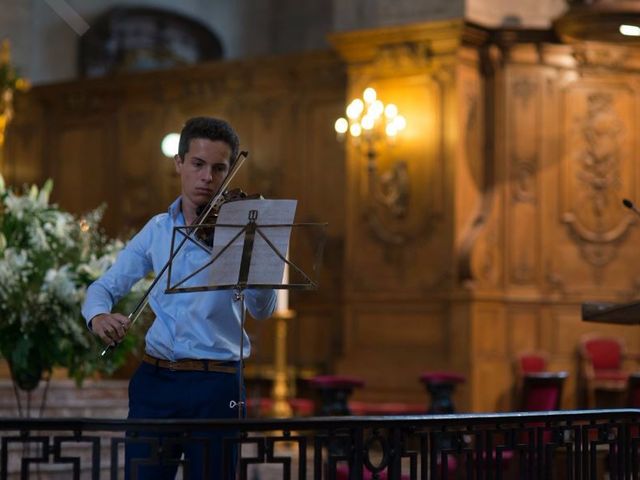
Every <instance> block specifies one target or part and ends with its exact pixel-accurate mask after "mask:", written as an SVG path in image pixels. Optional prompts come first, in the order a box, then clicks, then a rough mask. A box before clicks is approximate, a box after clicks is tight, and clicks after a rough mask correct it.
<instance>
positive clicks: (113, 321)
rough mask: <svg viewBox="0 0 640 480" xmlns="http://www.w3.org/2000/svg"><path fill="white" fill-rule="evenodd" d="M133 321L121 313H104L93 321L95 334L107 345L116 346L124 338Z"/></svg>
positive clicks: (92, 326) (92, 325)
mask: <svg viewBox="0 0 640 480" xmlns="http://www.w3.org/2000/svg"><path fill="white" fill-rule="evenodd" d="M129 325H131V321H130V320H129V319H128V318H127V317H125V316H124V315H121V314H120V313H102V314H100V315H96V316H95V317H93V318H92V319H91V329H92V330H93V333H95V334H96V335H97V336H99V337H100V339H101V340H102V341H103V342H104V343H105V344H107V345H116V344H118V343H120V341H121V340H122V339H123V338H124V335H125V334H126V333H127V330H128V329H129Z"/></svg>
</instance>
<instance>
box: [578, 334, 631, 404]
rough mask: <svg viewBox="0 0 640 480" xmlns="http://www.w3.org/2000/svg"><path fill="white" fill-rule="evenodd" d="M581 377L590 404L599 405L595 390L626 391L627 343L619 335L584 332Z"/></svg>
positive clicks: (627, 374) (581, 341)
mask: <svg viewBox="0 0 640 480" xmlns="http://www.w3.org/2000/svg"><path fill="white" fill-rule="evenodd" d="M579 352H580V358H581V370H582V376H583V379H584V381H585V387H586V390H587V407H588V408H595V407H596V391H597V390H606V391H610V392H611V391H612V392H624V391H625V390H626V388H627V379H628V377H629V373H628V372H627V371H626V370H625V368H624V359H625V351H624V342H623V340H622V339H620V338H616V337H605V336H599V335H593V334H590V335H585V336H584V337H582V339H581V340H580V350H579Z"/></svg>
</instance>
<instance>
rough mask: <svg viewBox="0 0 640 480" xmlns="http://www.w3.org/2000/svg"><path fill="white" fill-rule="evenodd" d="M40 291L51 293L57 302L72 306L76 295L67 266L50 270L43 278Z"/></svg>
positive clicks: (73, 282)
mask: <svg viewBox="0 0 640 480" xmlns="http://www.w3.org/2000/svg"><path fill="white" fill-rule="evenodd" d="M42 291H44V292H48V293H51V294H52V295H53V296H54V297H55V298H56V299H57V300H59V301H60V302H62V303H66V304H74V303H75V302H76V301H77V298H78V293H77V290H76V286H75V281H74V279H73V277H72V275H71V273H70V271H69V266H68V265H65V266H63V267H62V268H59V269H55V268H50V269H49V270H47V273H46V274H45V276H44V282H43V283H42Z"/></svg>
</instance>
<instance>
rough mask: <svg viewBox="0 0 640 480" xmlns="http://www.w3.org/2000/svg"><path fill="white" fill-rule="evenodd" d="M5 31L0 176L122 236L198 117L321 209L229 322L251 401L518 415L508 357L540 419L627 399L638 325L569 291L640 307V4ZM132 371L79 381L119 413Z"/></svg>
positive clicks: (31, 4) (60, 22)
mask: <svg viewBox="0 0 640 480" xmlns="http://www.w3.org/2000/svg"><path fill="white" fill-rule="evenodd" d="M0 24H1V25H2V29H1V30H0V31H1V32H2V35H1V36H2V38H3V39H6V40H8V43H5V44H4V48H5V50H4V57H3V58H4V61H5V62H10V63H11V64H12V65H13V66H15V69H16V72H19V75H20V78H23V79H25V80H28V82H29V84H30V86H29V88H28V89H19V88H15V89H14V91H12V92H11V94H12V98H8V99H7V97H6V96H5V97H3V103H2V104H1V107H2V111H0V114H1V115H2V117H0V119H1V120H0V126H3V127H6V129H5V130H4V141H3V145H2V150H1V152H0V173H1V174H2V177H3V178H4V182H5V183H6V185H14V186H21V185H23V184H28V185H31V184H36V185H42V184H43V183H44V182H45V181H46V180H47V179H52V180H53V185H54V188H53V191H52V194H51V195H52V197H51V198H52V202H55V203H56V204H58V205H59V206H60V207H61V208H63V209H65V210H67V211H69V212H72V213H73V214H77V215H81V214H83V213H85V212H87V211H89V210H91V209H94V208H96V207H98V206H100V205H102V204H104V205H106V210H105V214H104V218H103V222H102V224H103V226H104V229H105V231H106V232H107V233H108V234H109V235H111V236H114V237H119V238H121V239H123V240H127V239H128V238H129V236H130V235H131V233H132V232H134V231H136V230H137V229H139V228H140V227H142V226H143V225H144V223H145V222H146V221H147V219H148V218H150V217H151V216H152V215H154V214H156V213H158V212H161V211H164V210H166V207H167V205H169V204H170V203H171V202H172V201H173V200H174V199H175V197H176V195H177V194H178V192H179V189H180V185H179V178H178V177H177V175H176V174H175V171H174V168H173V163H172V160H171V158H170V156H171V154H170V155H169V156H167V155H165V154H164V153H163V150H162V148H161V146H162V143H163V140H165V138H166V137H167V135H169V134H171V133H175V132H179V131H180V128H181V127H182V124H183V122H184V121H185V119H187V118H190V117H194V116H199V115H208V116H214V117H219V118H224V119H226V120H228V121H229V122H230V123H231V124H232V125H233V126H234V127H235V128H236V130H237V131H238V134H239V137H240V140H241V147H242V149H243V150H247V151H248V152H249V156H248V158H247V160H246V162H245V164H244V165H243V167H242V168H241V169H240V171H239V172H238V174H237V175H236V177H235V179H234V181H233V185H234V186H236V185H237V186H239V187H242V189H243V190H245V191H246V192H248V193H260V194H261V195H263V196H264V197H265V198H280V199H297V201H298V209H297V213H296V222H302V223H305V222H308V223H323V224H324V223H326V227H324V229H323V231H322V236H323V238H321V239H318V238H315V237H313V235H307V237H308V238H306V239H305V238H303V240H308V241H309V242H314V241H318V242H322V243H323V252H322V258H321V267H320V268H319V270H318V277H317V280H318V281H317V288H314V289H310V290H304V289H300V290H291V291H290V292H288V295H286V306H285V308H284V309H283V310H278V311H277V312H276V314H275V315H274V317H275V318H273V319H269V320H266V321H256V320H253V319H248V321H247V330H248V333H249V337H250V338H251V342H252V349H253V352H252V356H251V358H250V359H249V360H247V362H246V366H245V374H246V385H247V395H248V401H249V403H250V405H251V402H252V399H253V401H254V402H255V403H254V414H255V415H256V416H261V415H265V416H268V415H269V414H270V413H272V412H273V407H274V403H273V402H275V401H281V400H283V399H284V400H286V404H287V406H286V407H284V408H285V410H284V412H285V415H288V416H293V415H312V414H314V412H317V411H318V409H319V407H318V403H319V402H320V401H321V400H320V398H319V395H318V389H317V388H314V385H316V386H317V385H319V384H321V382H322V381H325V382H331V381H332V380H333V381H335V382H337V384H340V382H343V385H342V386H343V387H344V385H347V388H346V390H347V394H348V398H347V399H346V400H345V401H347V402H348V405H349V406H350V409H351V413H355V414H364V415H367V414H380V413H390V414H393V415H401V414H405V413H411V414H417V413H421V412H426V411H427V410H428V409H429V408H430V402H433V400H434V398H435V397H433V395H434V393H433V391H432V384H431V383H430V382H433V381H436V382H438V381H440V382H443V383H445V384H446V385H447V386H448V387H450V388H449V391H448V394H449V395H450V401H451V404H450V405H451V406H453V405H455V411H456V412H469V413H487V412H513V411H518V410H521V409H522V408H523V407H522V405H523V403H522V402H523V398H522V395H523V388H522V387H523V378H524V376H525V374H526V372H527V369H528V368H532V371H534V372H536V373H540V372H543V373H545V374H548V375H549V376H550V377H553V378H554V379H556V380H558V381H559V384H560V386H561V388H560V390H559V392H560V394H559V398H557V399H556V400H555V401H554V404H553V406H552V407H551V408H544V409H545V410H551V409H566V410H573V409H586V408H604V407H612V408H622V407H634V408H638V407H639V404H638V403H636V404H635V405H634V404H632V403H631V402H633V401H634V399H635V397H634V396H633V395H632V392H630V385H631V384H632V380H633V379H634V378H635V377H634V373H635V372H636V371H638V372H640V363H638V360H640V357H638V355H640V331H639V330H638V328H640V327H638V326H637V323H639V321H638V320H637V318H634V317H633V316H632V315H631V316H630V317H629V318H624V319H622V320H619V321H585V318H584V317H585V310H584V305H585V304H593V303H596V302H600V303H601V304H602V305H609V304H616V305H626V304H633V302H635V301H637V300H638V297H639V296H640V260H639V257H638V253H637V252H636V250H637V248H638V247H636V242H638V243H639V244H640V229H639V228H638V225H639V219H638V217H637V216H638V215H640V211H638V210H637V209H636V208H635V206H634V205H633V203H632V202H633V201H635V200H638V201H640V189H639V187H640V168H639V167H638V164H639V162H640V157H639V155H640V149H639V145H640V137H639V136H638V135H639V134H638V132H640V125H639V121H640V37H639V35H640V2H638V1H628V0H626V1H625V0H566V1H564V0H521V1H518V2H508V1H504V0H456V1H444V0H432V1H429V2H424V1H418V0H402V1H399V0H393V1H392V0H342V1H330V0H308V1H304V2H299V1H296V0H258V1H253V0H240V1H234V2H229V1H225V0H215V1H209V2H206V1H197V0H191V1H184V2H179V3H177V2H170V1H167V0H147V1H138V2H136V3H135V7H134V6H131V5H129V4H128V2H117V1H115V0H91V1H80V0H67V1H66V2H65V1H53V0H51V1H45V2H41V1H37V0H31V1H27V2H23V1H20V0H5V1H3V13H2V14H0ZM9 52H10V53H9ZM3 88H4V86H3ZM4 91H5V90H3V92H4ZM371 108H378V109H379V111H378V116H375V115H374V117H370V116H368V114H367V115H366V116H365V114H364V113H363V111H364V110H365V109H371ZM385 108H386V109H385ZM369 121H370V122H371V124H369V123H367V122H369ZM625 199H626V200H627V201H628V203H629V205H626V207H629V208H625V204H623V200H625ZM297 255H299V259H300V261H301V262H302V263H303V264H305V265H306V264H311V263H313V262H312V259H311V257H312V256H313V255H314V253H313V252H312V249H311V247H304V246H303V247H301V249H300V251H299V252H298V253H297ZM594 345H595V346H594ZM603 345H604V346H603ZM598 355H600V356H602V357H606V358H604V359H599V358H596V357H597V356H598ZM600 360H601V362H604V363H607V362H609V363H607V364H606V365H604V367H603V366H602V365H599V364H597V363H598V361H600ZM137 362H139V358H138V357H136V355H133V354H132V355H131V356H130V358H129V359H128V361H127V362H126V364H125V365H124V366H122V367H121V368H119V369H118V370H117V371H116V372H115V373H114V374H113V375H111V376H95V377H94V378H92V379H90V381H88V385H92V384H95V385H97V384H99V383H101V382H102V383H103V385H109V386H112V387H113V391H112V392H111V393H108V392H106V393H105V392H104V390H105V387H102V388H103V393H101V394H100V395H106V396H107V397H109V396H112V397H113V401H123V402H124V401H126V381H127V379H128V377H129V375H130V374H131V372H132V371H133V369H134V368H135V364H136V363H137ZM538 363H540V364H538ZM603 372H604V373H603ZM599 374H602V376H599ZM0 378H2V379H4V383H3V384H2V385H3V390H4V393H3V396H4V397H5V400H4V402H3V409H4V413H3V415H1V416H15V415H16V413H15V412H16V410H15V408H16V407H15V405H14V402H15V399H14V396H13V391H12V388H11V386H10V385H11V380H10V379H11V374H10V369H9V366H8V365H7V364H6V362H5V361H3V363H2V367H0ZM434 379H435V380H434ZM51 382H52V383H51V385H52V387H51V388H52V390H51V391H52V392H56V391H62V390H65V389H67V390H74V389H76V387H75V386H74V385H73V383H70V382H69V381H68V380H67V375H66V372H65V371H64V369H56V370H55V371H54V372H53V378H52V381H51ZM56 382H57V383H58V385H57V386H55V383H56ZM274 386H277V387H278V388H275V387H274ZM38 388H39V389H42V388H43V387H42V385H40V386H39V387H38ZM93 388H96V387H93ZM107 390H108V389H107ZM52 395H53V394H52ZM57 395H59V397H60V398H63V397H64V398H67V397H65V394H63V393H58V394H57ZM78 395H80V397H79V398H84V397H82V394H81V393H79V394H78ZM56 398H58V397H56V396H55V395H53V397H52V398H51V399H50V402H54V403H55V401H56V400H55V399H56ZM305 400H308V401H311V402H313V403H311V404H309V403H305ZM635 400H636V401H637V399H635ZM90 401H91V400H87V402H89V403H90ZM260 402H266V403H264V405H266V406H264V405H263V408H258V407H255V405H262V404H260ZM87 405H89V404H87ZM431 406H433V405H431ZM60 408H61V409H62V410H60V411H64V408H62V407H60ZM69 408H70V407H69ZM90 410H91V409H90V408H89V407H88V406H86V408H85V411H90ZM96 412H97V413H96ZM101 412H102V413H104V412H103V410H100V408H98V407H96V410H95V411H93V412H91V414H95V415H97V416H100V415H101ZM123 416H126V410H125V411H124V413H123Z"/></svg>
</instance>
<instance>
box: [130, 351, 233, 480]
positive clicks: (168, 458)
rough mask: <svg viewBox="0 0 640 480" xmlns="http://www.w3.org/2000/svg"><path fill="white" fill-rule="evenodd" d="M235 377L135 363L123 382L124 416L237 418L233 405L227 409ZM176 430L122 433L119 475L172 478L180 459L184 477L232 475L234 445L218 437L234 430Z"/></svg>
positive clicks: (214, 477)
mask: <svg viewBox="0 0 640 480" xmlns="http://www.w3.org/2000/svg"><path fill="white" fill-rule="evenodd" d="M238 379H239V374H238V373H236V374H232V373H220V372H198V371H171V370H169V369H165V368H159V367H156V366H154V365H151V364H148V363H141V364H140V366H139V367H138V370H136V373H135V374H134V375H133V377H132V378H131V381H130V383H129V418H145V419H150V418H174V419H188V418H215V419H219V418H231V419H232V418H238V407H237V406H234V407H230V403H231V402H234V404H235V402H237V401H238ZM242 400H243V401H244V392H243V399H242ZM181 433H182V432H171V433H167V434H165V433H158V432H127V437H126V443H125V479H126V480H135V479H144V480H147V479H149V480H151V479H154V480H156V479H159V480H165V479H166V480H169V479H173V478H174V477H175V475H176V471H177V469H178V465H179V464H180V462H181V464H182V465H183V469H184V470H183V472H184V478H185V479H192V480H196V479H215V480H221V479H232V478H234V476H235V463H236V458H237V448H236V447H235V446H234V444H233V442H223V439H224V438H227V439H229V438H237V436H238V434H237V432H234V431H229V430H227V431H203V432H192V433H191V434H190V435H187V436H184V435H181ZM185 433H186V432H185ZM182 454H184V459H183V460H182V461H181V460H180V458H181V456H182ZM224 457H226V458H224ZM225 460H226V465H225Z"/></svg>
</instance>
